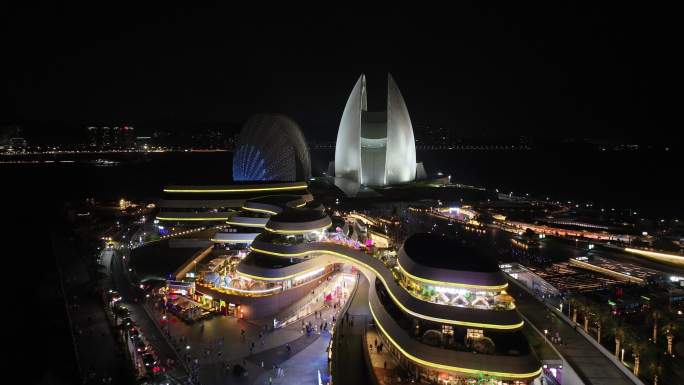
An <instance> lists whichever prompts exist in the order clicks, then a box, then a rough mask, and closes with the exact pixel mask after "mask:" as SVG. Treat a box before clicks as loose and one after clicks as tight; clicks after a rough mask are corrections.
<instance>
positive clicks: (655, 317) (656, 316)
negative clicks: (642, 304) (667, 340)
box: [651, 309, 663, 344]
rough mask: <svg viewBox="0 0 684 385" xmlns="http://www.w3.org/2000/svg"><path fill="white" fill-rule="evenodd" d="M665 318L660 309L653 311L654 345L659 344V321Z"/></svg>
mask: <svg viewBox="0 0 684 385" xmlns="http://www.w3.org/2000/svg"><path fill="white" fill-rule="evenodd" d="M661 318H663V313H662V312H661V311H660V310H658V309H653V311H652V312H651V319H652V320H653V343H654V344H655V343H657V342H658V320H659V319H661Z"/></svg>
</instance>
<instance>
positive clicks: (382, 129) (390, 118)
mask: <svg viewBox="0 0 684 385" xmlns="http://www.w3.org/2000/svg"><path fill="white" fill-rule="evenodd" d="M335 177H339V178H344V179H349V180H351V181H354V182H357V183H359V184H362V185H366V186H386V185H392V184H399V183H406V182H411V181H414V180H415V179H416V143H415V140H414V138H413V127H412V126H411V118H410V117H409V113H408V110H407V109H406V103H405V102H404V98H403V97H402V96H401V92H400V91H399V87H398V86H397V83H395V81H394V79H393V78H392V75H390V74H388V77H387V111H381V112H369V111H368V108H367V98H366V76H365V75H363V74H362V75H361V76H360V77H359V80H358V81H357V82H356V85H354V88H353V89H352V92H351V95H349V99H348V100H347V104H346V106H345V107H344V112H343V113H342V119H341V120H340V128H339V131H338V132H337V144H336V146H335Z"/></svg>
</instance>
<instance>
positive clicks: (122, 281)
mask: <svg viewBox="0 0 684 385" xmlns="http://www.w3.org/2000/svg"><path fill="white" fill-rule="evenodd" d="M123 269H124V267H123V263H122V260H121V255H120V254H119V253H118V252H113V253H112V258H111V273H112V283H113V284H114V287H115V288H116V290H118V291H119V294H121V297H122V298H123V299H122V301H123V302H124V303H125V304H126V306H127V307H128V308H129V310H130V311H131V318H132V319H133V320H134V321H135V322H136V323H137V324H138V326H139V327H140V329H141V330H142V332H143V334H144V336H145V338H147V340H148V341H149V342H150V344H152V346H153V347H154V349H155V351H156V352H157V355H158V357H159V361H160V362H161V363H165V362H166V361H167V359H169V358H170V359H172V360H175V361H178V359H177V356H176V354H175V353H174V352H173V350H172V349H171V347H170V346H169V345H168V343H166V340H165V339H164V337H163V336H162V334H161V332H160V331H159V329H158V328H157V326H156V325H155V324H154V322H153V321H152V320H151V319H150V317H149V315H148V314H147V312H146V311H145V309H143V305H142V301H137V302H136V301H134V298H136V297H137V295H138V294H137V293H136V292H135V291H134V290H133V288H132V287H131V284H130V282H129V281H128V280H127V278H126V276H125V275H124V274H125V273H124V270H123ZM169 374H170V375H171V376H172V377H174V378H176V379H179V380H181V379H183V378H185V377H187V373H186V372H185V370H184V369H183V367H182V366H181V365H179V364H178V363H177V364H176V365H175V366H174V367H173V368H171V369H170V371H169Z"/></svg>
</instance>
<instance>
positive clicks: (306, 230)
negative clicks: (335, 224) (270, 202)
mask: <svg viewBox="0 0 684 385" xmlns="http://www.w3.org/2000/svg"><path fill="white" fill-rule="evenodd" d="M330 226H332V225H325V226H323V227H317V228H314V229H305V230H276V229H272V228H270V227H264V228H265V229H266V230H267V231H270V232H272V233H276V234H302V233H310V232H312V231H321V230H325V229H327V228H328V227H330Z"/></svg>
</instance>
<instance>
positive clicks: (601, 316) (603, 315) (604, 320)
mask: <svg viewBox="0 0 684 385" xmlns="http://www.w3.org/2000/svg"><path fill="white" fill-rule="evenodd" d="M593 313H594V321H595V322H596V332H597V333H596V342H598V343H599V345H600V344H601V336H602V333H601V332H602V331H603V328H607V327H610V326H611V323H613V316H612V315H611V314H610V312H608V311H606V310H605V309H604V308H602V307H601V306H600V305H598V306H595V307H594V312H593Z"/></svg>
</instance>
